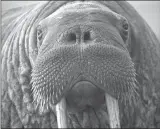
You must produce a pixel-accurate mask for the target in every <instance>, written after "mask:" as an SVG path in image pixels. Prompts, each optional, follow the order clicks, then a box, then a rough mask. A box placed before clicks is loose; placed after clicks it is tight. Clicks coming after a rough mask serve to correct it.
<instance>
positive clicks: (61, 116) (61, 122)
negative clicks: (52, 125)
mask: <svg viewBox="0 0 160 129" xmlns="http://www.w3.org/2000/svg"><path fill="white" fill-rule="evenodd" d="M56 113H57V125H58V128H67V108H66V100H65V98H62V100H61V101H60V102H59V103H58V104H57V105H56Z"/></svg>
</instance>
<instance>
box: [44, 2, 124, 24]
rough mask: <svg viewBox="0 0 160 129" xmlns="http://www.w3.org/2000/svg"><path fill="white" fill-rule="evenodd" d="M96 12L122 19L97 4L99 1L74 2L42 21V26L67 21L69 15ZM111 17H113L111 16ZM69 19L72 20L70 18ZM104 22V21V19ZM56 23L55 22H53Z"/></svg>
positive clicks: (105, 7)
mask: <svg viewBox="0 0 160 129" xmlns="http://www.w3.org/2000/svg"><path fill="white" fill-rule="evenodd" d="M93 11H96V12H97V13H98V12H101V13H104V14H107V13H109V14H112V16H113V17H115V18H116V19H121V15H119V14H117V13H115V12H113V11H112V10H111V9H109V8H108V7H107V6H105V5H103V4H101V3H99V2H97V1H85V2H82V1H74V2H69V3H67V4H65V5H63V6H61V7H60V8H59V9H57V10H56V11H55V12H54V13H52V14H51V15H50V16H48V17H47V18H46V19H44V20H43V21H41V24H43V23H45V24H46V23H47V25H49V24H51V23H52V24H54V22H57V21H59V20H61V21H62V20H63V19H65V20H66V18H67V17H66V15H67V14H73V13H74V14H80V13H86V12H87V13H89V12H93ZM110 16H111V15H110ZM67 19H69V20H71V19H70V17H68V18H67ZM102 20H103V19H102ZM53 21H54V22H53Z"/></svg>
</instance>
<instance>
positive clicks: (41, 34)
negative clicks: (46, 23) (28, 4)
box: [37, 25, 43, 47]
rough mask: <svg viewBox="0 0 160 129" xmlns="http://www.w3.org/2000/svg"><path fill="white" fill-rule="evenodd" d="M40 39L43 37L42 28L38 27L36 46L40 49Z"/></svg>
mask: <svg viewBox="0 0 160 129" xmlns="http://www.w3.org/2000/svg"><path fill="white" fill-rule="evenodd" d="M42 37H43V33H42V28H41V26H40V25H39V26H38V27H37V45H38V47H40V45H41V44H42Z"/></svg>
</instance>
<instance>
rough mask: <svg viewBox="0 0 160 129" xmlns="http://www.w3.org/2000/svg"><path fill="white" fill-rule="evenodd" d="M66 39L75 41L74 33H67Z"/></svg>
mask: <svg viewBox="0 0 160 129" xmlns="http://www.w3.org/2000/svg"><path fill="white" fill-rule="evenodd" d="M67 41H68V42H74V43H76V34H75V33H70V34H68V37H67Z"/></svg>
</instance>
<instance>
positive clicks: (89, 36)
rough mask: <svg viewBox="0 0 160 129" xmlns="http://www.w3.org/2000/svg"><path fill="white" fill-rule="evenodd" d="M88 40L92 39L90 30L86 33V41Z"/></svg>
mask: <svg viewBox="0 0 160 129" xmlns="http://www.w3.org/2000/svg"><path fill="white" fill-rule="evenodd" d="M88 40H91V35H90V32H89V31H87V32H85V33H84V42H87V41H88Z"/></svg>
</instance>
